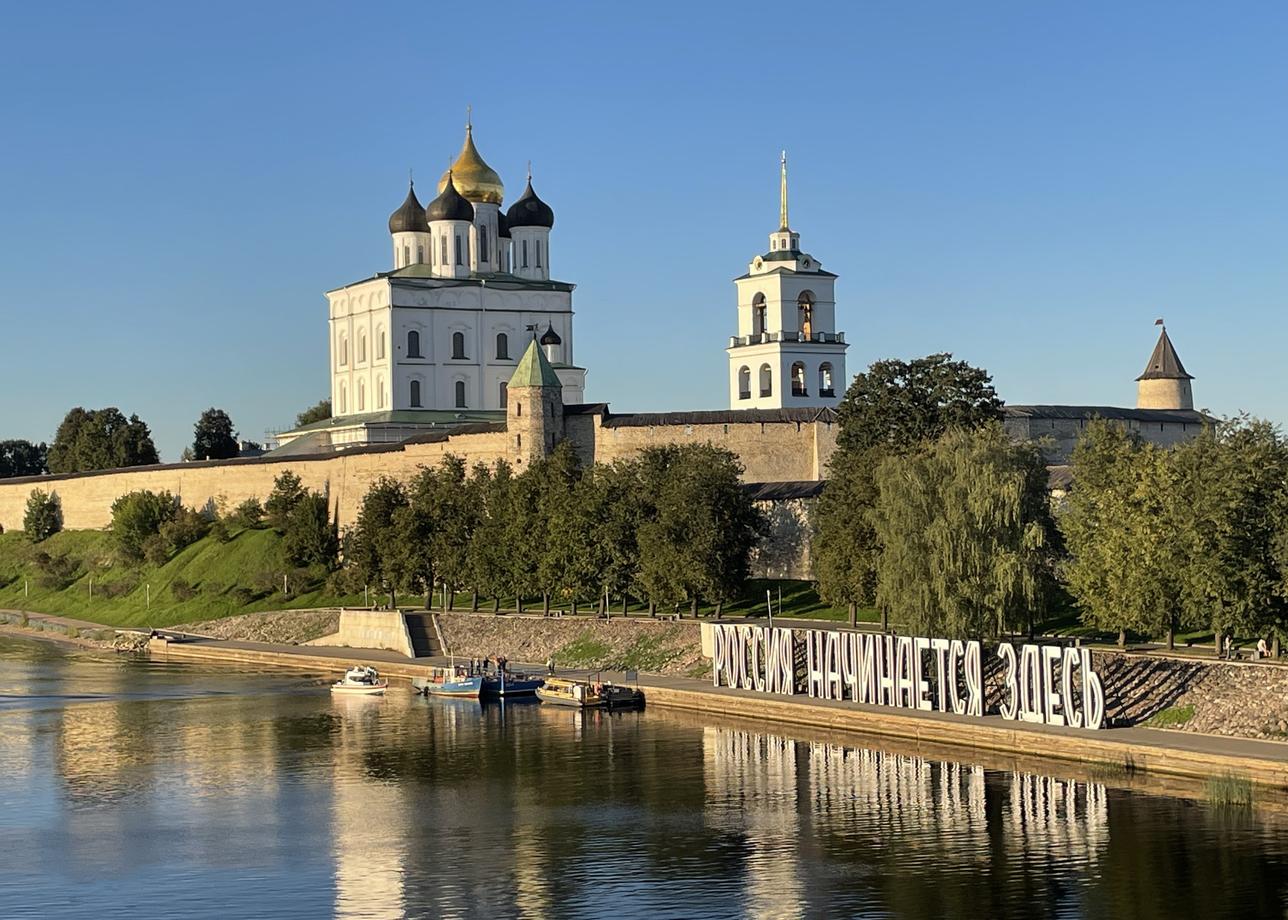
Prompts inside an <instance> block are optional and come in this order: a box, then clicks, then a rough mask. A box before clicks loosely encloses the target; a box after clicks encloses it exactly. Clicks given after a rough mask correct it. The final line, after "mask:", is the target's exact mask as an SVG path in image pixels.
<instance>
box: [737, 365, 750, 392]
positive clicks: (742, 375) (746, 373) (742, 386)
mask: <svg viewBox="0 0 1288 920" xmlns="http://www.w3.org/2000/svg"><path fill="white" fill-rule="evenodd" d="M738 398H739V399H751V368H749V367H747V366H746V365H745V364H744V365H743V366H742V367H740V368H738Z"/></svg>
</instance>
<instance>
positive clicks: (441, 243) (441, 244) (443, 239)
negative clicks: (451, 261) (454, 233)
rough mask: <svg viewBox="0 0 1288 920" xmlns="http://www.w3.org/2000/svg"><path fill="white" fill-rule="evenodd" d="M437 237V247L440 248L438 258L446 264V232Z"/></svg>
mask: <svg viewBox="0 0 1288 920" xmlns="http://www.w3.org/2000/svg"><path fill="white" fill-rule="evenodd" d="M438 239H439V248H440V249H442V251H443V252H442V257H441V258H440V259H439V261H440V262H442V263H443V264H444V265H446V264H447V234H446V233H444V234H443V235H442V236H441V237H439V238H438Z"/></svg>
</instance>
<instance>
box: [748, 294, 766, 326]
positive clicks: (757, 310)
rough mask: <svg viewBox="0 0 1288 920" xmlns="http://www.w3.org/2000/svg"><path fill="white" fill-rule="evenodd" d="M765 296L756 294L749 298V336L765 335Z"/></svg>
mask: <svg viewBox="0 0 1288 920" xmlns="http://www.w3.org/2000/svg"><path fill="white" fill-rule="evenodd" d="M765 313H766V307H765V295H764V294H757V295H756V296H755V297H753V298H751V334H752V335H764V333H765Z"/></svg>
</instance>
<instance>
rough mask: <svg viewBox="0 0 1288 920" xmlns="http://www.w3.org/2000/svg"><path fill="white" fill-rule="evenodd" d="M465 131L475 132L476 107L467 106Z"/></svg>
mask: <svg viewBox="0 0 1288 920" xmlns="http://www.w3.org/2000/svg"><path fill="white" fill-rule="evenodd" d="M465 130H466V131H473V130H474V106H472V105H467V106H465Z"/></svg>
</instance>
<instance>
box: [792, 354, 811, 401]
mask: <svg viewBox="0 0 1288 920" xmlns="http://www.w3.org/2000/svg"><path fill="white" fill-rule="evenodd" d="M792 395H793V396H808V395H809V392H808V391H807V390H806V389H805V365H804V364H801V363H800V362H799V361H797V362H796V363H795V364H793V365H792Z"/></svg>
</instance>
